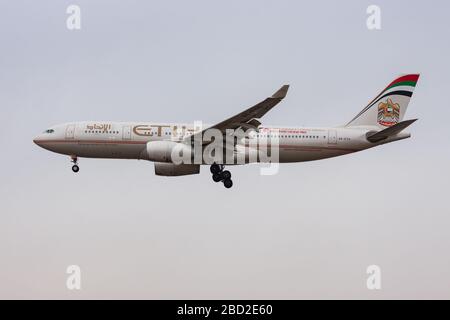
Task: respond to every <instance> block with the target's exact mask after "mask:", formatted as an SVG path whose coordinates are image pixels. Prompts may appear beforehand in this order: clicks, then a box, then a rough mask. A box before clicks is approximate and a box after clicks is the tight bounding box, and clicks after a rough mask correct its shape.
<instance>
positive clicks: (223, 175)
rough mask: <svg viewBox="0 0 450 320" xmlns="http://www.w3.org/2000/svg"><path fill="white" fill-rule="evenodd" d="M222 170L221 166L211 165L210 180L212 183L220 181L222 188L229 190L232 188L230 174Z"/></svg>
mask: <svg viewBox="0 0 450 320" xmlns="http://www.w3.org/2000/svg"><path fill="white" fill-rule="evenodd" d="M223 169H224V166H223V165H221V164H213V165H211V168H210V171H211V173H212V179H213V181H214V182H220V181H222V182H223V185H224V187H225V188H227V189H230V188H231V187H232V186H233V181H232V180H231V172H230V171H228V170H223Z"/></svg>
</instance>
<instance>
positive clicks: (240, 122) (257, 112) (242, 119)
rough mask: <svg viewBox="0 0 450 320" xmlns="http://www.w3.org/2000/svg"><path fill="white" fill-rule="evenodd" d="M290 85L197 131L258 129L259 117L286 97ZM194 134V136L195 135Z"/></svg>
mask: <svg viewBox="0 0 450 320" xmlns="http://www.w3.org/2000/svg"><path fill="white" fill-rule="evenodd" d="M288 89H289V85H284V86H282V87H281V88H280V89H279V90H278V91H277V92H275V93H274V94H273V95H272V96H271V97H268V98H266V99H265V100H264V101H261V102H260V103H258V104H256V105H254V106H253V107H251V108H248V109H247V110H245V111H242V112H241V113H238V114H237V115H235V116H233V117H231V118H229V119H227V120H225V121H222V122H220V123H218V124H216V125H214V126H211V127H209V128H207V129H204V130H203V131H202V132H199V133H196V134H195V135H197V134H201V135H203V133H204V132H205V131H206V130H208V129H218V130H220V131H221V132H222V133H225V132H226V130H227V129H238V128H244V129H249V128H253V129H255V130H257V128H258V126H259V125H260V124H261V122H259V121H258V119H259V118H262V117H263V116H264V115H265V114H266V113H267V112H269V110H270V109H272V108H273V107H275V106H276V105H277V104H278V103H280V101H281V100H283V99H284V97H286V94H287V92H288ZM195 135H194V136H195ZM194 136H191V137H188V139H192V138H194Z"/></svg>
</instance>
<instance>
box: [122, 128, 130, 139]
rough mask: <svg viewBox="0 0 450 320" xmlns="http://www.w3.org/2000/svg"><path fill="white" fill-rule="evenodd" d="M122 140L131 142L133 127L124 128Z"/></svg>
mask: <svg viewBox="0 0 450 320" xmlns="http://www.w3.org/2000/svg"><path fill="white" fill-rule="evenodd" d="M122 140H131V126H123V128H122Z"/></svg>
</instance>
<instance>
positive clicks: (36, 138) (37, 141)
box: [33, 136, 41, 146]
mask: <svg viewBox="0 0 450 320" xmlns="http://www.w3.org/2000/svg"><path fill="white" fill-rule="evenodd" d="M40 141H41V139H40V138H39V136H36V137H35V138H34V139H33V142H34V143H36V144H37V145H38V146H41V144H40Z"/></svg>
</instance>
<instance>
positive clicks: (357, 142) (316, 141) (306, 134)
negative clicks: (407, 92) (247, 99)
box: [34, 121, 410, 164]
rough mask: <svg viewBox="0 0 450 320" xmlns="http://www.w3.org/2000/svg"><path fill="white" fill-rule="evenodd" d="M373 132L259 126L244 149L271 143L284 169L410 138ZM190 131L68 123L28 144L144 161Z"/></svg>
mask: <svg viewBox="0 0 450 320" xmlns="http://www.w3.org/2000/svg"><path fill="white" fill-rule="evenodd" d="M373 130H377V128H373ZM373 130H371V128H368V127H363V128H358V127H351V128H347V127H330V128H294V127H275V126H273V127H268V126H263V127H260V128H259V131H258V132H253V135H250V138H249V139H248V140H247V143H249V141H250V145H251V144H252V143H256V141H258V140H262V139H274V138H276V140H277V143H278V147H279V149H278V150H279V161H278V162H279V163H288V162H303V161H312V160H319V159H325V158H331V157H336V156H341V155H345V154H349V153H353V152H357V151H361V150H365V149H368V148H372V147H375V146H377V145H380V144H385V143H388V142H392V141H396V140H400V139H405V138H408V137H409V136H410V135H409V134H408V133H400V134H398V135H396V136H394V137H391V138H389V139H386V140H384V141H383V142H380V143H371V142H369V141H368V140H367V138H366V134H367V133H368V132H370V131H373ZM196 131H197V129H194V127H193V125H189V124H167V123H164V124H161V123H159V124H157V123H147V122H101V121H100V122H99V121H90V122H74V123H67V124H61V125H56V126H53V127H51V128H50V129H48V130H46V132H44V133H42V134H41V135H39V136H37V137H36V138H35V139H34V142H35V143H36V144H38V145H39V146H41V147H43V148H45V149H47V150H50V151H53V152H56V153H60V154H65V155H69V156H72V157H85V158H113V159H139V160H150V159H148V156H147V148H146V146H147V143H149V142H153V141H182V140H183V139H185V138H186V137H188V136H189V135H192V134H193V133H194V132H196ZM244 144H245V142H243V141H238V147H239V145H244ZM258 161H259V160H258ZM262 162H263V161H262ZM225 164H226V163H225ZM229 164H234V163H229Z"/></svg>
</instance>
